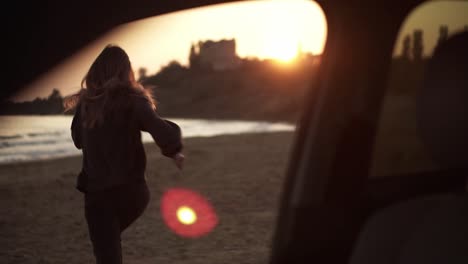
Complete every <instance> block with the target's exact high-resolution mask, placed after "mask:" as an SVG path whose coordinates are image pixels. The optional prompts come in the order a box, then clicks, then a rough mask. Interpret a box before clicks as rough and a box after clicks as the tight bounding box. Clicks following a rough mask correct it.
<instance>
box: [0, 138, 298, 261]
mask: <svg viewBox="0 0 468 264" xmlns="http://www.w3.org/2000/svg"><path fill="white" fill-rule="evenodd" d="M292 140H293V133H291V132H281V133H266V134H243V135H236V136H217V137H211V138H190V139H186V140H185V141H184V144H185V154H186V157H187V160H186V164H185V168H184V170H183V172H182V173H179V172H178V170H177V169H176V168H175V166H174V165H173V164H172V161H171V160H169V159H167V158H165V157H163V156H162V155H161V154H160V153H159V149H158V148H157V146H156V145H154V144H147V145H146V152H147V182H148V185H149V187H150V190H151V201H150V204H149V206H148V208H147V209H146V211H145V213H144V214H143V216H142V217H141V218H140V219H139V220H137V222H135V223H134V224H133V225H132V226H131V227H130V228H129V229H127V230H126V231H125V232H124V233H123V236H122V246H123V255H124V263H190V264H196V263H267V260H268V257H269V248H270V245H271V237H272V235H273V231H274V223H275V221H276V213H277V208H278V204H279V203H278V202H279V199H280V194H281V187H282V183H283V180H284V172H285V170H286V165H287V162H288V154H289V152H290V150H291V146H292ZM80 167H81V157H69V158H61V159H54V160H46V161H36V162H28V163H17V164H8V165H1V166H0V175H1V176H0V195H1V198H0V202H1V206H0V208H1V209H0V210H1V214H0V215H1V216H0V232H1V236H0V245H1V247H0V248H1V249H0V250H1V251H0V252H1V253H0V255H1V257H0V260H1V261H0V262H1V263H93V262H94V258H93V254H92V248H91V243H90V241H89V238H88V231H87V226H86V222H85V218H84V207H83V195H82V194H81V193H80V192H78V191H77V190H76V189H75V180H76V176H77V173H78V172H79V169H80ZM171 187H184V188H190V189H193V190H195V191H197V192H199V193H201V194H203V195H204V196H205V197H207V198H208V199H209V200H210V202H211V203H212V205H213V206H214V208H215V210H216V212H217V214H218V217H219V224H218V226H217V227H216V228H215V229H214V231H213V232H212V233H210V234H208V235H206V236H204V237H201V238H197V239H187V238H181V237H178V236H177V235H176V234H174V233H173V232H172V231H170V230H169V229H168V228H167V227H166V226H165V224H164V222H163V219H162V217H161V215H160V205H159V202H160V198H161V195H162V194H163V193H164V191H165V190H167V189H169V188H171Z"/></svg>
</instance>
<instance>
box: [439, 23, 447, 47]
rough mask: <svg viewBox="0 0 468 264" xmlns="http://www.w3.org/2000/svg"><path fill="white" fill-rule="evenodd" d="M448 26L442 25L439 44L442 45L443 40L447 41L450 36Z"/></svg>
mask: <svg viewBox="0 0 468 264" xmlns="http://www.w3.org/2000/svg"><path fill="white" fill-rule="evenodd" d="M448 33H449V31H448V26H447V25H441V26H440V28H439V39H438V40H437V45H440V44H441V43H442V42H444V41H446V40H447V38H448Z"/></svg>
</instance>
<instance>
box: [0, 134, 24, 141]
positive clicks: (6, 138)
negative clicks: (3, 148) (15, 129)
mask: <svg viewBox="0 0 468 264" xmlns="http://www.w3.org/2000/svg"><path fill="white" fill-rule="evenodd" d="M22 137H23V135H11V136H0V140H9V139H19V138H22Z"/></svg>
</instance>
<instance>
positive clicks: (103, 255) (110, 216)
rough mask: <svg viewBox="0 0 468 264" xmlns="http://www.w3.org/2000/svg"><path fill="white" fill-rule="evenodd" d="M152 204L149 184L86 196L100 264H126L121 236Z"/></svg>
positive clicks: (92, 235) (88, 214)
mask: <svg viewBox="0 0 468 264" xmlns="http://www.w3.org/2000/svg"><path fill="white" fill-rule="evenodd" d="M148 202H149V190H148V187H147V185H146V183H145V182H142V183H137V184H131V185H125V186H120V187H117V188H113V189H110V190H105V191H101V192H96V193H89V194H86V195H85V216H86V221H87V222H88V230H89V236H90V238H91V242H92V243H93V250H94V256H95V257H96V263H97V264H114V263H118V264H120V263H122V248H121V245H120V234H121V233H122V231H124V230H125V229H126V228H127V227H128V226H129V225H130V224H131V223H133V222H134V221H135V220H136V219H137V218H138V217H139V216H140V215H142V214H143V211H144V210H145V208H146V206H147V205H148Z"/></svg>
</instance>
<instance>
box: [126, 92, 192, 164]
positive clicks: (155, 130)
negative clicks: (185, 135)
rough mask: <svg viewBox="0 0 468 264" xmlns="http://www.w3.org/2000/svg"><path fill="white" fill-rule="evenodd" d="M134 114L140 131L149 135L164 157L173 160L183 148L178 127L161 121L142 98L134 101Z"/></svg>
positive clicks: (169, 122)
mask: <svg viewBox="0 0 468 264" xmlns="http://www.w3.org/2000/svg"><path fill="white" fill-rule="evenodd" d="M135 113H136V116H137V119H138V121H139V123H140V126H141V130H143V131H146V132H148V133H150V134H151V136H152V137H153V139H154V141H155V142H156V144H157V145H158V146H159V148H160V149H161V153H162V154H163V155H164V156H167V157H170V158H174V159H175V157H176V154H179V153H180V152H181V151H182V148H183V145H182V133H181V130H180V127H179V126H178V125H177V124H176V123H173V122H171V121H169V120H164V119H162V118H161V117H160V116H159V115H158V114H157V113H156V111H155V110H154V109H153V108H152V107H151V105H150V104H149V102H148V101H147V100H146V99H144V98H142V99H140V98H139V99H138V100H137V101H136V104H135Z"/></svg>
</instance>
